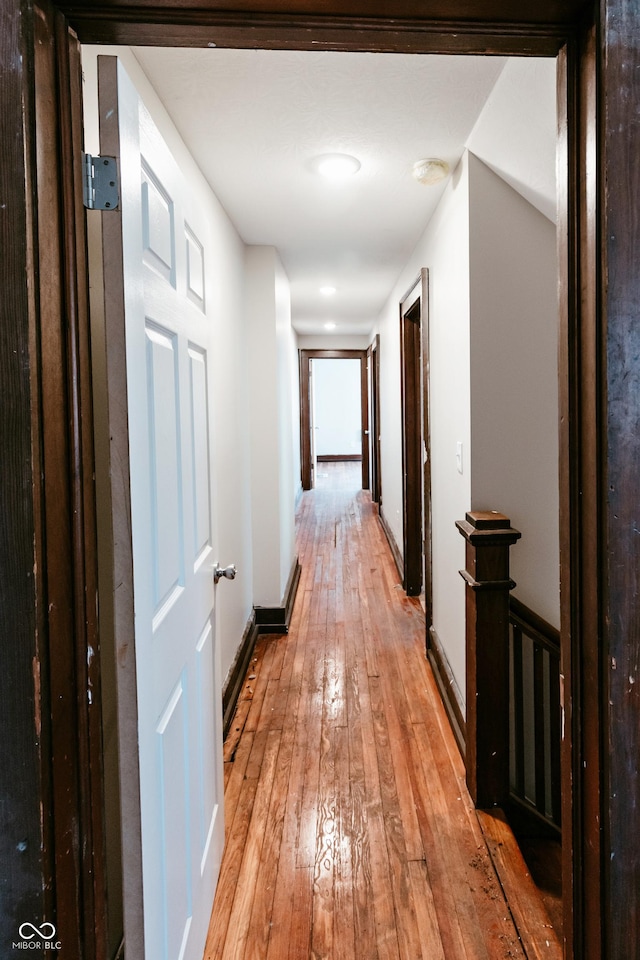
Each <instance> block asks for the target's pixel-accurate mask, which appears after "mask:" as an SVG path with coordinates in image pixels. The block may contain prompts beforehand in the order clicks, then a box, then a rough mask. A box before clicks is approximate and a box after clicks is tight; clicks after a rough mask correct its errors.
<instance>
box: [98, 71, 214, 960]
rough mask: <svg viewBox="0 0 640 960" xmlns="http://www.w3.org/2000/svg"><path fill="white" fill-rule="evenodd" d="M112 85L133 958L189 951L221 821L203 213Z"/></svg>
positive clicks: (143, 120)
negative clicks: (135, 788)
mask: <svg viewBox="0 0 640 960" xmlns="http://www.w3.org/2000/svg"><path fill="white" fill-rule="evenodd" d="M110 60H111V58H99V64H100V66H99V70H100V75H102V73H103V72H104V71H109V70H110V71H111V74H110V75H111V76H113V70H114V67H113V64H112V63H111V64H110V65H109V61H110ZM117 91H118V92H117V103H114V102H110V100H109V99H106V101H105V97H106V95H105V94H103V93H101V99H100V114H101V117H102V118H105V117H107V116H108V115H109V114H110V111H113V112H114V115H115V116H118V117H119V137H120V158H119V159H120V175H121V197H122V202H121V206H122V237H123V263H122V273H123V276H124V285H123V300H124V330H125V350H126V385H127V394H128V402H127V429H128V436H129V444H128V455H129V469H130V477H131V481H130V495H131V537H132V554H133V600H134V610H135V622H134V633H135V654H136V656H135V660H136V672H137V713H138V722H137V741H138V757H137V762H138V770H139V779H140V822H141V849H142V877H141V887H142V897H143V915H144V941H145V957H146V960H157V958H158V960H201V957H202V953H203V949H204V942H205V938H206V931H207V927H208V923H209V917H210V912H211V907H212V903H213V894H214V889H215V883H216V879H217V873H218V870H219V865H220V859H221V854H222V844H223V832H224V828H223V816H222V749H221V748H222V731H221V716H222V705H221V689H222V684H221V681H220V677H219V675H218V674H219V670H218V669H217V663H218V657H217V650H216V643H215V630H214V599H215V589H214V584H213V561H214V550H213V547H214V544H215V524H214V519H215V509H214V507H215V503H214V500H213V498H212V492H211V480H212V475H213V472H212V469H211V453H212V449H213V445H212V443H211V438H210V424H211V416H210V402H211V396H212V392H211V390H210V384H209V371H210V363H209V356H210V350H211V348H212V326H211V318H210V317H209V316H208V315H207V312H206V306H205V263H206V257H207V247H206V237H207V225H206V222H204V221H203V220H202V213H201V209H200V208H201V206H202V205H201V204H199V203H198V200H197V198H194V197H192V196H191V193H190V187H189V186H188V185H187V184H186V183H185V182H184V181H183V178H182V175H181V173H180V170H179V168H178V166H177V164H176V163H175V161H174V159H173V157H172V155H171V153H170V151H169V149H168V147H167V146H166V144H165V143H164V141H163V139H162V137H161V135H160V133H159V131H158V130H157V128H156V127H155V125H154V123H153V121H152V119H151V117H150V116H149V114H148V112H147V111H146V109H145V107H144V105H143V104H142V102H141V101H140V99H139V97H138V94H137V92H136V90H135V88H134V87H133V85H132V83H131V81H130V80H129V78H128V77H127V75H126V73H125V72H124V70H122V68H121V67H120V65H118V67H117ZM105 152H107V151H105ZM105 216H108V215H105ZM112 260H113V249H109V250H107V248H106V247H105V258H104V271H105V288H106V290H109V270H110V267H112ZM121 748H122V749H123V750H127V749H128V750H129V751H130V750H131V747H130V745H129V744H122V745H121ZM126 933H127V931H126V930H125V937H126Z"/></svg>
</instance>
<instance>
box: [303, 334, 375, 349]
mask: <svg viewBox="0 0 640 960" xmlns="http://www.w3.org/2000/svg"><path fill="white" fill-rule="evenodd" d="M372 340H373V335H372V334H371V333H363V334H355V333H354V334H343V335H338V336H334V335H333V334H330V333H327V334H326V335H325V334H319V333H318V334H310V333H305V334H298V347H299V348H300V350H366V349H367V348H368V347H369V345H370V343H371V341H372Z"/></svg>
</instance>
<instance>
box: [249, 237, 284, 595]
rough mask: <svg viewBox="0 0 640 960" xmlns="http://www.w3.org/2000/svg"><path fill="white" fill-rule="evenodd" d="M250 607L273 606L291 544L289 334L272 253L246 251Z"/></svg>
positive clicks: (276, 260)
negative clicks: (252, 589) (251, 528)
mask: <svg viewBox="0 0 640 960" xmlns="http://www.w3.org/2000/svg"><path fill="white" fill-rule="evenodd" d="M245 263H246V320H247V336H248V340H247V342H246V344H245V349H246V350H247V353H248V356H249V383H248V389H249V398H250V399H249V402H250V431H251V495H252V503H253V511H252V518H253V520H252V523H253V579H254V603H256V604H259V605H260V606H269V607H273V606H279V605H280V603H281V602H282V599H283V595H284V590H285V587H286V584H287V580H288V577H289V573H290V571H291V566H292V564H293V561H294V557H295V545H294V501H295V495H296V491H295V478H294V464H295V457H294V417H293V414H292V407H291V398H292V384H293V383H294V371H293V369H292V367H293V351H294V335H293V331H292V329H291V305H290V300H289V292H288V282H287V280H286V274H285V273H284V269H283V267H282V264H281V263H280V258H279V256H278V253H277V251H276V249H275V247H267V246H254V247H247V250H246V260H245Z"/></svg>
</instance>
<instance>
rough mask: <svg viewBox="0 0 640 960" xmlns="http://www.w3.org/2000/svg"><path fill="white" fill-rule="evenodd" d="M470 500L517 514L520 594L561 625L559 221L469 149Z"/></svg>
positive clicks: (514, 567) (514, 563) (514, 557)
mask: <svg viewBox="0 0 640 960" xmlns="http://www.w3.org/2000/svg"><path fill="white" fill-rule="evenodd" d="M469 168H470V193H471V198H472V203H471V207H470V267H471V274H470V289H471V357H472V363H471V436H472V462H471V503H472V508H473V509H474V510H493V509H497V510H500V511H502V512H503V513H506V514H507V516H509V517H510V519H511V522H512V524H513V526H514V527H516V528H517V529H518V530H520V531H521V533H522V539H521V540H520V541H519V542H518V543H517V544H516V545H515V546H514V547H513V548H512V550H511V574H512V576H513V579H514V580H515V581H516V582H517V587H516V589H515V590H514V595H515V596H516V597H518V598H519V599H520V600H522V602H523V603H525V604H527V606H529V607H531V608H532V609H533V610H534V611H535V612H536V613H538V614H540V616H542V617H544V618H545V619H546V620H548V621H549V622H550V623H552V624H553V625H554V626H556V627H559V626H560V596H559V576H560V574H559V529H558V527H559V523H558V519H559V496H558V374H557V351H558V301H557V266H556V246H555V245H556V231H555V227H554V225H553V224H552V223H551V222H550V221H549V220H548V219H547V218H546V217H545V216H543V214H542V213H540V212H539V211H538V210H537V209H536V208H535V207H533V206H532V205H531V204H530V203H528V202H527V201H526V200H524V199H523V198H522V197H521V196H520V194H518V193H516V192H515V190H513V189H511V187H510V186H509V185H508V184H506V183H505V182H504V180H502V179H501V178H500V177H498V176H496V174H495V173H493V172H492V171H491V170H490V169H489V168H488V167H487V166H486V165H485V164H484V163H482V161H480V160H478V159H477V158H476V157H474V156H473V155H470V157H469Z"/></svg>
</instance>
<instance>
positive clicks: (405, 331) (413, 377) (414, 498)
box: [400, 285, 424, 597]
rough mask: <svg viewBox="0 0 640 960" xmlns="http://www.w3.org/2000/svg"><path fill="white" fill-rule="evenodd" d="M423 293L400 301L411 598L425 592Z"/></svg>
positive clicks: (404, 489)
mask: <svg viewBox="0 0 640 960" xmlns="http://www.w3.org/2000/svg"><path fill="white" fill-rule="evenodd" d="M420 304H421V294H420V289H419V285H418V289H416V288H415V287H414V288H413V289H412V290H411V291H410V292H409V293H408V294H407V296H406V297H405V299H404V300H403V301H402V303H401V304H400V371H401V390H402V520H403V523H402V531H403V533H402V536H403V558H404V577H403V581H402V585H403V587H404V589H405V591H406V593H407V596H409V597H417V596H419V595H420V592H421V591H422V580H423V578H422V566H423V560H422V557H423V547H422V540H423V522H422V498H423V485H424V479H423V472H422V463H423V452H422V450H423V447H422V390H421V363H422V361H421V349H420V340H421V333H420V322H421V305H420Z"/></svg>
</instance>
